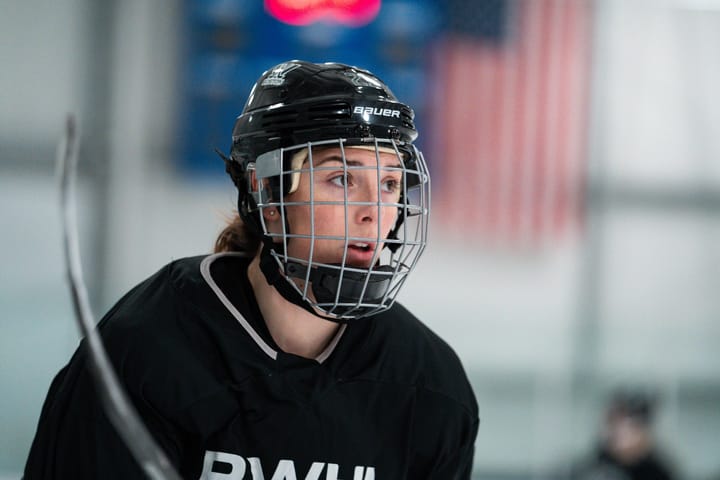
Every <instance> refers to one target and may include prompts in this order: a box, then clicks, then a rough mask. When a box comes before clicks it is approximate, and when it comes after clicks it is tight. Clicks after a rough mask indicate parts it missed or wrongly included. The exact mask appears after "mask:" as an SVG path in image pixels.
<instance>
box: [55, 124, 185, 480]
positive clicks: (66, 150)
mask: <svg viewBox="0 0 720 480" xmlns="http://www.w3.org/2000/svg"><path fill="white" fill-rule="evenodd" d="M78 143H79V142H78V133H77V125H76V122H75V118H74V117H73V116H72V115H69V116H68V118H67V120H66V123H65V134H64V136H63V139H62V141H61V143H60V145H59V146H58V152H57V162H58V170H59V172H60V206H61V209H62V228H63V244H64V250H65V262H66V266H67V273H68V277H69V280H70V291H71V294H72V300H73V307H74V308H75V317H76V320H77V323H78V326H79V328H80V332H81V333H82V335H83V336H84V337H85V342H86V346H87V348H88V349H89V353H90V355H89V356H88V358H89V360H90V371H91V372H92V375H93V378H94V380H95V383H96V384H97V386H98V390H99V392H100V397H101V400H102V404H103V407H104V409H105V412H106V413H107V415H108V417H109V418H110V421H111V423H112V424H113V426H114V427H115V429H116V430H117V432H118V433H119V434H120V437H121V438H122V439H123V441H124V442H125V445H127V447H128V449H129V450H130V452H131V453H132V455H133V457H135V460H137V462H138V463H139V464H140V466H141V467H142V469H143V471H144V472H145V473H146V474H147V476H148V477H149V478H151V479H153V480H180V476H179V475H178V474H177V472H176V471H175V469H174V468H173V466H172V465H171V464H170V462H169V461H168V459H167V456H166V455H165V453H164V452H163V451H162V450H161V449H160V447H159V446H158V445H157V443H156V442H155V440H154V439H153V438H152V436H151V435H150V433H148V431H147V429H146V428H145V425H144V424H143V422H142V420H140V417H138V414H137V412H136V411H135V408H134V407H133V405H132V404H131V403H130V401H129V400H128V398H127V395H126V394H125V391H124V390H123V388H122V386H121V385H120V383H119V382H118V379H117V376H116V374H115V371H114V370H113V367H112V364H111V363H110V360H109V359H108V357H107V354H106V353H105V349H104V348H103V344H102V340H101V339H100V335H99V334H98V333H97V331H96V329H95V320H94V317H93V314H92V311H91V309H90V302H89V301H88V295H87V290H86V288H85V283H84V281H83V277H82V266H81V264H80V248H79V243H78V229H77V218H76V211H75V198H74V194H75V179H76V171H77V159H78Z"/></svg>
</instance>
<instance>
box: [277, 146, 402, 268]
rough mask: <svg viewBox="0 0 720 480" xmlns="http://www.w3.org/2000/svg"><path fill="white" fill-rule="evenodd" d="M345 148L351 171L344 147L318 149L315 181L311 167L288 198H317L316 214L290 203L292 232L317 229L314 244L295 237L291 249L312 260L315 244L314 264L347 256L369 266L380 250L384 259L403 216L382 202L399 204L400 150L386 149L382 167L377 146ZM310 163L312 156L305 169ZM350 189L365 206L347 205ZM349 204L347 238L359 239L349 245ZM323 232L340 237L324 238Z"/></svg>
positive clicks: (351, 195) (290, 252) (351, 196)
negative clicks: (389, 239) (386, 245)
mask: <svg viewBox="0 0 720 480" xmlns="http://www.w3.org/2000/svg"><path fill="white" fill-rule="evenodd" d="M344 151H345V157H346V159H347V160H346V164H347V167H348V168H347V172H345V171H344V170H343V161H342V151H341V150H340V148H334V147H333V148H325V149H316V150H314V151H313V155H312V162H313V169H314V171H313V173H312V179H311V174H310V172H309V171H304V172H302V174H301V176H300V182H299V185H298V188H297V189H296V190H295V191H294V192H293V193H291V194H288V195H286V196H285V201H286V202H310V201H311V199H312V200H313V202H314V218H313V215H312V213H313V211H312V210H311V209H312V208H313V207H312V206H311V205H288V206H287V207H286V209H287V220H288V224H289V227H290V233H292V234H302V235H308V236H310V235H312V234H313V233H314V237H315V240H314V243H313V240H312V238H290V239H289V241H288V247H287V249H288V252H287V253H288V255H289V256H291V257H295V258H301V259H308V258H309V256H310V250H311V247H312V261H313V262H316V263H317V262H319V263H330V264H337V263H341V262H342V260H343V257H344V256H345V264H346V265H350V266H355V267H363V268H368V267H370V266H371V264H372V261H373V257H374V254H375V251H376V250H377V252H378V253H377V257H379V255H380V251H381V250H382V248H383V245H384V240H385V239H386V237H387V235H388V234H389V233H390V230H391V229H392V228H393V226H394V225H395V221H396V220H397V214H398V208H397V206H396V205H395V206H393V205H380V204H391V203H395V204H396V203H398V202H399V200H400V193H401V187H402V180H403V175H402V170H400V168H401V165H400V161H399V159H398V157H397V155H395V153H386V152H382V151H381V152H380V154H379V158H380V168H379V169H378V160H377V157H376V154H375V151H374V150H372V151H371V150H367V149H363V148H354V147H346V148H345V149H344ZM309 161H310V160H309V159H306V160H305V163H304V164H303V167H302V168H304V169H307V168H309ZM388 168H397V170H388ZM378 179H379V181H378ZM311 180H312V184H311ZM311 185H312V191H311ZM346 187H347V201H348V202H365V204H363V205H348V206H347V207H346V206H345V204H344V201H345V190H346ZM321 202H333V204H326V205H323V204H322V203H321ZM346 208H347V236H348V237H351V238H353V239H352V240H349V241H348V242H347V243H346V241H345V240H344V238H345V235H346V230H345V229H346V225H345V220H346V218H345V212H346ZM275 217H278V215H275ZM313 224H314V227H315V228H314V232H313ZM378 227H379V229H378ZM323 236H334V237H340V238H338V239H328V238H318V237H323ZM346 245H347V252H346ZM377 257H376V258H377Z"/></svg>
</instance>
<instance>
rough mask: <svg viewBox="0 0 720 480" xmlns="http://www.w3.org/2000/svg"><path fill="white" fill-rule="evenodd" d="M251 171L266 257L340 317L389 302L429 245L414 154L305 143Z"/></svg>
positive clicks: (384, 143) (421, 171)
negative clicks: (269, 244)
mask: <svg viewBox="0 0 720 480" xmlns="http://www.w3.org/2000/svg"><path fill="white" fill-rule="evenodd" d="M352 149H362V150H363V151H364V152H362V153H363V155H362V156H361V157H362V158H363V159H364V160H363V161H358V160H357V157H358V155H357V154H354V153H353V150H352ZM323 152H325V153H323ZM328 152H332V153H331V154H329V155H328ZM370 152H372V153H370ZM328 156H329V157H331V161H327V158H328ZM248 170H254V172H255V179H256V181H254V182H253V181H250V180H249V181H248V187H249V191H250V193H251V195H252V196H253V198H254V200H255V203H256V205H257V210H258V213H259V220H260V225H261V227H262V232H263V235H265V237H266V238H269V239H271V240H272V248H270V250H269V254H270V255H271V256H272V258H273V259H274V260H275V262H276V264H277V267H278V269H279V270H280V272H281V275H282V276H283V278H284V280H285V281H286V282H287V284H288V285H289V286H290V287H291V288H292V290H294V291H295V292H296V293H297V294H299V297H300V298H301V299H302V301H303V302H305V303H306V304H307V305H309V306H310V307H311V308H312V310H313V311H314V312H315V313H317V314H319V315H320V316H322V317H325V318H329V319H332V320H339V321H346V320H350V319H355V318H361V317H366V316H370V315H373V314H376V313H379V312H381V311H383V310H386V309H388V308H390V307H391V306H392V305H393V303H394V302H395V298H396V296H397V294H398V292H399V290H400V287H401V286H402V285H403V284H404V283H405V280H406V279H407V276H408V274H409V273H410V272H411V271H412V270H413V269H414V268H415V265H416V263H417V261H418V259H419V257H420V255H421V254H422V252H423V250H424V249H425V245H426V243H427V232H428V218H429V213H430V176H429V174H428V169H427V164H426V163H425V160H424V158H423V156H422V153H421V152H420V151H419V150H418V149H417V148H415V147H414V146H413V145H409V144H403V143H402V142H399V141H396V140H392V139H379V138H370V139H367V138H366V139H363V140H362V141H349V140H348V139H336V140H324V141H318V142H307V143H303V144H299V145H294V146H292V147H286V148H280V149H277V150H273V151H270V152H266V153H264V154H262V155H260V156H258V157H257V159H256V161H255V164H254V165H253V164H251V165H249V167H248ZM328 182H332V183H333V185H332V186H331V187H330V189H331V190H330V191H332V195H330V196H328V195H327V194H326V192H327V191H328V190H327V188H328V187H327V186H328ZM371 184H372V185H371ZM360 190H362V192H363V193H362V194H361V193H360ZM368 192H371V193H368ZM360 211H363V212H364V213H359V212H360ZM278 214H279V218H278V217H277V215H278ZM271 216H273V217H271ZM293 216H298V217H303V218H301V219H300V221H298V218H290V217H293ZM307 217H309V218H307ZM269 218H278V220H279V221H277V222H275V223H274V224H273V225H271V224H270V223H271V222H269V221H268V219H269ZM360 218H362V220H359V219H360ZM291 225H292V227H291ZM328 252H330V253H329V254H328ZM286 298H287V297H286Z"/></svg>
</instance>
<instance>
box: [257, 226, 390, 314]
mask: <svg viewBox="0 0 720 480" xmlns="http://www.w3.org/2000/svg"><path fill="white" fill-rule="evenodd" d="M273 248H277V245H276V244H273V242H272V240H271V239H264V240H263V248H262V251H261V253H260V270H261V271H262V272H263V274H264V275H265V278H266V279H267V281H268V283H269V284H270V285H272V286H273V287H275V289H276V290H277V291H278V292H279V293H280V295H282V296H283V298H284V299H285V300H287V301H288V302H290V303H293V304H295V305H298V306H301V307H302V308H304V309H305V310H307V311H308V312H310V313H312V314H313V315H315V316H317V317H320V318H322V319H325V320H330V321H333V322H337V323H347V322H348V320H350V319H348V318H338V317H335V316H328V315H323V314H321V313H318V311H316V310H315V309H314V308H313V307H312V306H311V305H310V304H309V303H308V302H306V301H305V300H304V299H303V297H302V295H300V293H298V292H297V290H295V289H294V288H292V286H291V285H290V284H289V283H288V281H287V280H286V279H285V277H284V276H283V274H282V273H281V271H280V269H279V268H278V264H277V262H276V261H275V258H274V257H273V255H272V253H271V249H273ZM339 266H340V265H338V267H339ZM307 269H308V267H307V266H306V265H303V264H301V263H298V262H291V261H289V262H287V264H286V267H285V270H286V272H285V273H286V274H287V276H289V277H292V278H297V279H301V280H304V279H305V278H306V276H307ZM341 272H342V281H341V279H340V274H341ZM392 272H393V268H392V267H390V266H389V265H384V266H379V267H376V268H373V269H371V270H370V271H369V272H368V273H361V272H354V271H344V272H343V271H342V270H341V269H340V268H330V267H326V266H321V265H319V266H314V267H310V277H309V279H310V287H311V288H312V292H313V294H314V295H315V299H316V301H317V302H318V303H331V304H332V303H335V299H336V297H337V299H338V302H339V303H352V304H353V305H349V306H338V307H335V308H334V309H333V311H334V312H336V314H337V315H338V316H342V315H343V314H345V313H347V312H350V311H352V312H353V317H358V316H362V315H364V314H365V313H367V312H369V311H370V310H372V309H374V308H377V307H375V306H373V307H358V306H356V305H354V304H356V303H357V302H358V299H360V298H365V299H367V301H368V302H370V303H377V304H380V303H381V300H382V298H383V296H385V294H386V292H387V291H388V288H389V287H390V282H391V280H392ZM368 276H369V278H368ZM338 287H340V294H339V295H338Z"/></svg>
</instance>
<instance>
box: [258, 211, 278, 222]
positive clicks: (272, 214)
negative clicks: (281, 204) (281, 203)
mask: <svg viewBox="0 0 720 480" xmlns="http://www.w3.org/2000/svg"><path fill="white" fill-rule="evenodd" d="M262 215H263V218H265V221H266V222H275V221H279V220H280V215H279V214H278V210H277V208H275V207H265V208H263V209H262Z"/></svg>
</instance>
